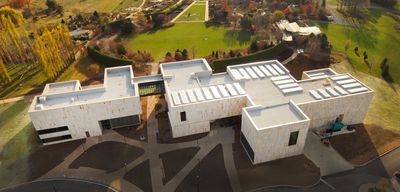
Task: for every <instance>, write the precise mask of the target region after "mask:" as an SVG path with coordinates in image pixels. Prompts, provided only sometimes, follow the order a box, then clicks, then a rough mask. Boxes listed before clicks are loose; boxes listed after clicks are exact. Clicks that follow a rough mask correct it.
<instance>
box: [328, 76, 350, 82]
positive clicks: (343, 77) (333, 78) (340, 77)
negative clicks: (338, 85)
mask: <svg viewBox="0 0 400 192" xmlns="http://www.w3.org/2000/svg"><path fill="white" fill-rule="evenodd" d="M331 79H332V80H334V81H338V80H343V79H350V76H348V75H341V76H336V77H331Z"/></svg>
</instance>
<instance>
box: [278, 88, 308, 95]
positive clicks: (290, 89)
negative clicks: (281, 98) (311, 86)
mask: <svg viewBox="0 0 400 192" xmlns="http://www.w3.org/2000/svg"><path fill="white" fill-rule="evenodd" d="M302 91H303V88H301V87H292V88H288V89H282V93H283V94H288V93H297V92H302Z"/></svg>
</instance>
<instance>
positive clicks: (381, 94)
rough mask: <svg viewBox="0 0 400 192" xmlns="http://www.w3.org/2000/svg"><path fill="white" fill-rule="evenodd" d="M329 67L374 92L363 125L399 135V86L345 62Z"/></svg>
mask: <svg viewBox="0 0 400 192" xmlns="http://www.w3.org/2000/svg"><path fill="white" fill-rule="evenodd" d="M331 67H332V68H333V69H334V70H335V71H336V72H338V73H350V74H351V75H353V76H354V77H355V78H357V79H359V80H360V81H361V82H363V83H365V84H366V85H367V86H368V87H370V88H371V89H372V90H374V92H375V94H374V97H373V99H372V102H371V104H370V106H369V110H368V113H367V115H366V117H365V119H364V123H365V124H375V125H377V126H380V127H382V128H384V129H387V130H391V131H395V132H397V133H400V126H399V125H400V110H398V109H397V107H398V106H400V94H399V91H400V86H399V85H390V84H388V83H387V82H385V81H384V80H382V79H380V78H377V77H374V76H372V75H369V74H368V73H364V72H360V71H358V70H357V69H355V68H353V67H352V65H351V64H349V63H348V62H346V61H343V62H342V63H339V64H334V65H331Z"/></svg>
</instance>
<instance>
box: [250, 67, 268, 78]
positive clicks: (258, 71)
mask: <svg viewBox="0 0 400 192" xmlns="http://www.w3.org/2000/svg"><path fill="white" fill-rule="evenodd" d="M251 68H252V69H253V70H254V71H255V72H256V73H257V75H258V77H260V78H264V77H265V75H264V73H263V72H261V70H260V69H259V68H258V67H257V66H252V67H251Z"/></svg>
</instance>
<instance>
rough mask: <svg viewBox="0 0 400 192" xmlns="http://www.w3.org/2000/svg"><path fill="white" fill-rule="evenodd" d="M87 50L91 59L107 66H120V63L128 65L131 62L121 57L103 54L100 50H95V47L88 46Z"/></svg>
mask: <svg viewBox="0 0 400 192" xmlns="http://www.w3.org/2000/svg"><path fill="white" fill-rule="evenodd" d="M87 52H88V55H89V57H90V58H92V59H93V60H95V61H97V62H99V63H102V64H104V65H105V66H108V67H114V66H121V65H130V64H132V61H131V60H128V59H121V58H116V57H112V56H109V55H105V54H103V53H101V52H100V51H98V50H96V49H95V48H92V47H88V48H87Z"/></svg>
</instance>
